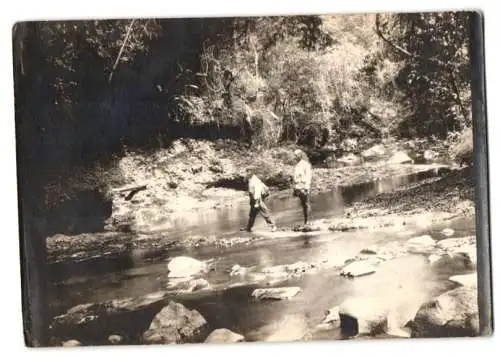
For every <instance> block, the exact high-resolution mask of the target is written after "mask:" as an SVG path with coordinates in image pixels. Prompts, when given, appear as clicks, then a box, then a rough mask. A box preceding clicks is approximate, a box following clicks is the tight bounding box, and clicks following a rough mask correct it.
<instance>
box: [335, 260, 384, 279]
mask: <svg viewBox="0 0 500 358" xmlns="http://www.w3.org/2000/svg"><path fill="white" fill-rule="evenodd" d="M375 271H376V270H375V267H374V266H373V265H372V262H370V261H368V260H363V261H357V262H353V263H350V264H348V265H347V266H346V267H344V268H343V269H342V271H341V272H340V274H341V275H342V276H346V277H351V278H352V277H360V276H366V275H370V274H373V273H375Z"/></svg>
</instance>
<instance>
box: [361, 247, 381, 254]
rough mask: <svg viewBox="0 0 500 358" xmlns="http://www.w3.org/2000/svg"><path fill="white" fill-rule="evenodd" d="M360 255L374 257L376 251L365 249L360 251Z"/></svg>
mask: <svg viewBox="0 0 500 358" xmlns="http://www.w3.org/2000/svg"><path fill="white" fill-rule="evenodd" d="M360 254H364V255H376V254H377V251H376V249H374V248H366V249H363V250H361V251H360Z"/></svg>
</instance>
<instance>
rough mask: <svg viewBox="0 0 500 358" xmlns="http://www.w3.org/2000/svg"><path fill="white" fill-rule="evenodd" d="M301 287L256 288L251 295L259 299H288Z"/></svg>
mask: <svg viewBox="0 0 500 358" xmlns="http://www.w3.org/2000/svg"><path fill="white" fill-rule="evenodd" d="M301 290H302V289H301V288H300V287H276V288H257V289H255V290H254V291H253V292H252V297H253V298H256V299H259V300H289V299H291V298H293V297H294V296H296V295H297V294H298V293H299V292H300V291H301Z"/></svg>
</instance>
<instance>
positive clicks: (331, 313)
mask: <svg viewBox="0 0 500 358" xmlns="http://www.w3.org/2000/svg"><path fill="white" fill-rule="evenodd" d="M339 310H340V308H339V306H335V307H333V308H330V309H329V310H328V311H326V313H325V316H326V317H325V318H324V319H323V322H322V323H334V322H338V321H340V316H339Z"/></svg>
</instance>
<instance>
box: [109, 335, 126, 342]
mask: <svg viewBox="0 0 500 358" xmlns="http://www.w3.org/2000/svg"><path fill="white" fill-rule="evenodd" d="M122 341H123V337H122V336H120V335H118V334H112V335H111V336H109V337H108V342H109V343H111V344H120V343H121V342H122Z"/></svg>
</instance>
